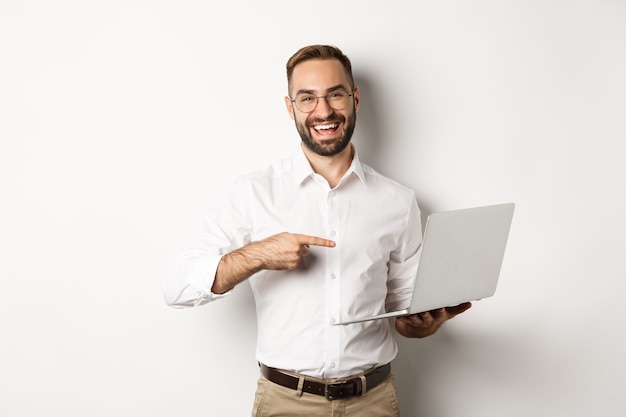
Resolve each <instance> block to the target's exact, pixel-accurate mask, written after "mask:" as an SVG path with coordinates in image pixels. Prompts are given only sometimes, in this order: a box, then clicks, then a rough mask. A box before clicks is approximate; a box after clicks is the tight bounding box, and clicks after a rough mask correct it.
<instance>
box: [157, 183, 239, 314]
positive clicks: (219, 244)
mask: <svg viewBox="0 0 626 417" xmlns="http://www.w3.org/2000/svg"><path fill="white" fill-rule="evenodd" d="M248 190H249V188H248V187H246V183H245V181H243V180H240V181H238V182H237V183H236V184H235V185H234V186H233V187H232V188H231V190H230V191H229V192H228V193H226V194H225V195H223V196H222V197H221V198H220V199H219V200H218V202H217V203H216V204H215V205H214V206H213V207H211V208H210V209H209V210H207V213H206V215H205V218H204V228H203V230H202V232H201V233H200V234H199V235H198V237H196V238H195V239H193V240H192V242H191V243H190V244H189V245H187V247H185V248H184V249H183V250H182V252H181V253H180V254H179V255H178V257H177V258H176V260H175V261H174V264H173V265H172V267H171V268H170V271H169V274H168V275H167V276H166V278H165V281H164V284H163V297H164V298H165V302H166V303H167V305H169V306H171V307H176V308H184V307H195V306H199V305H203V304H206V303H208V302H211V301H214V300H217V299H220V298H223V297H225V296H227V295H228V294H229V293H230V291H229V292H227V293H225V294H214V293H212V292H211V288H212V287H213V282H214V280H215V273H216V271H217V268H218V266H219V263H220V261H221V259H222V256H224V255H225V254H227V253H229V252H231V251H233V250H235V249H239V248H241V247H242V246H244V245H246V244H248V243H250V227H249V223H250V222H249V218H250V217H249V213H248V210H249V207H250V204H249V200H248V195H249V191H248Z"/></svg>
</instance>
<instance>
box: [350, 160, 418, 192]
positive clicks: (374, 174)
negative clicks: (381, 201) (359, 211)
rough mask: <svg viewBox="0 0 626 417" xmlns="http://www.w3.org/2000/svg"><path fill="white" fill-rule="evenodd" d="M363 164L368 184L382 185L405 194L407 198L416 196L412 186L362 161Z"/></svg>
mask: <svg viewBox="0 0 626 417" xmlns="http://www.w3.org/2000/svg"><path fill="white" fill-rule="evenodd" d="M361 166H362V167H363V172H364V173H365V177H366V180H367V183H368V184H371V185H372V186H374V187H380V188H381V189H383V190H387V191H388V192H392V193H394V194H398V193H399V194H403V195H405V196H406V197H407V198H411V199H413V198H415V191H414V190H413V189H412V188H409V187H407V186H406V185H404V184H401V183H400V182H398V181H396V180H395V179H393V178H391V177H388V176H386V175H383V174H381V173H380V172H378V171H376V170H375V169H374V168H372V167H371V166H369V165H367V164H364V163H361Z"/></svg>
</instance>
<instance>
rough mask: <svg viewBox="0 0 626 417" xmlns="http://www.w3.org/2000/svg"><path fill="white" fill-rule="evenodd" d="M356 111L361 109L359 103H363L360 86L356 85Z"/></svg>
mask: <svg viewBox="0 0 626 417" xmlns="http://www.w3.org/2000/svg"><path fill="white" fill-rule="evenodd" d="M352 94H354V111H359V105H360V104H361V93H360V92H359V87H358V86H357V87H354V93H352Z"/></svg>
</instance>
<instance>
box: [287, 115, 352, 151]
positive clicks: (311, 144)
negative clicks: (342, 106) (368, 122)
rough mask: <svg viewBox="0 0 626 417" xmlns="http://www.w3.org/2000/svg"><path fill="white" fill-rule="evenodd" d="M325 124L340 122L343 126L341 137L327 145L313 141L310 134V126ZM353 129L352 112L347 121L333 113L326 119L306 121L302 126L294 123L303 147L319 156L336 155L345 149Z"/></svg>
mask: <svg viewBox="0 0 626 417" xmlns="http://www.w3.org/2000/svg"><path fill="white" fill-rule="evenodd" d="M325 122H340V123H341V124H342V126H343V132H341V136H340V137H339V138H337V139H336V140H334V141H332V142H331V143H328V144H325V143H320V142H317V141H315V140H314V139H313V138H312V137H311V134H310V129H311V126H312V125H314V124H321V123H325ZM355 127H356V112H352V114H350V115H349V116H348V118H347V119H346V118H345V117H344V116H342V115H340V114H336V113H334V112H333V113H332V114H330V115H329V116H328V118H326V119H310V120H306V121H305V123H304V124H302V123H298V122H297V121H296V129H297V130H298V133H299V134H300V138H301V139H302V143H304V146H306V147H307V148H308V149H310V150H311V151H313V152H315V153H316V154H318V155H320V156H333V155H337V154H339V153H340V152H341V151H343V150H344V149H346V147H347V146H348V145H349V144H350V140H352V134H353V133H354V128H355Z"/></svg>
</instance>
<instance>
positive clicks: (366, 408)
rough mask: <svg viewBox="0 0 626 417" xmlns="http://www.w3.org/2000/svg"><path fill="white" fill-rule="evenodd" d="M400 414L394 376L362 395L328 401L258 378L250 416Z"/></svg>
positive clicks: (395, 416)
mask: <svg viewBox="0 0 626 417" xmlns="http://www.w3.org/2000/svg"><path fill="white" fill-rule="evenodd" d="M298 416H302V417H400V407H399V406H398V396H397V394H396V389H395V387H394V386H393V376H390V377H389V378H387V379H386V380H385V381H383V382H381V383H380V384H378V385H377V386H376V387H374V388H372V389H371V390H369V389H368V390H367V393H366V394H365V395H364V396H360V397H350V398H345V399H340V400H334V401H329V400H327V399H326V398H324V397H323V396H321V395H316V394H309V393H306V392H305V393H302V392H298V391H296V390H293V389H290V388H286V387H283V386H281V385H278V384H275V383H273V382H270V381H268V380H267V379H265V378H264V377H262V376H261V377H260V378H259V382H258V387H257V391H256V395H255V398H254V407H253V408H252V417H298Z"/></svg>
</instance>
